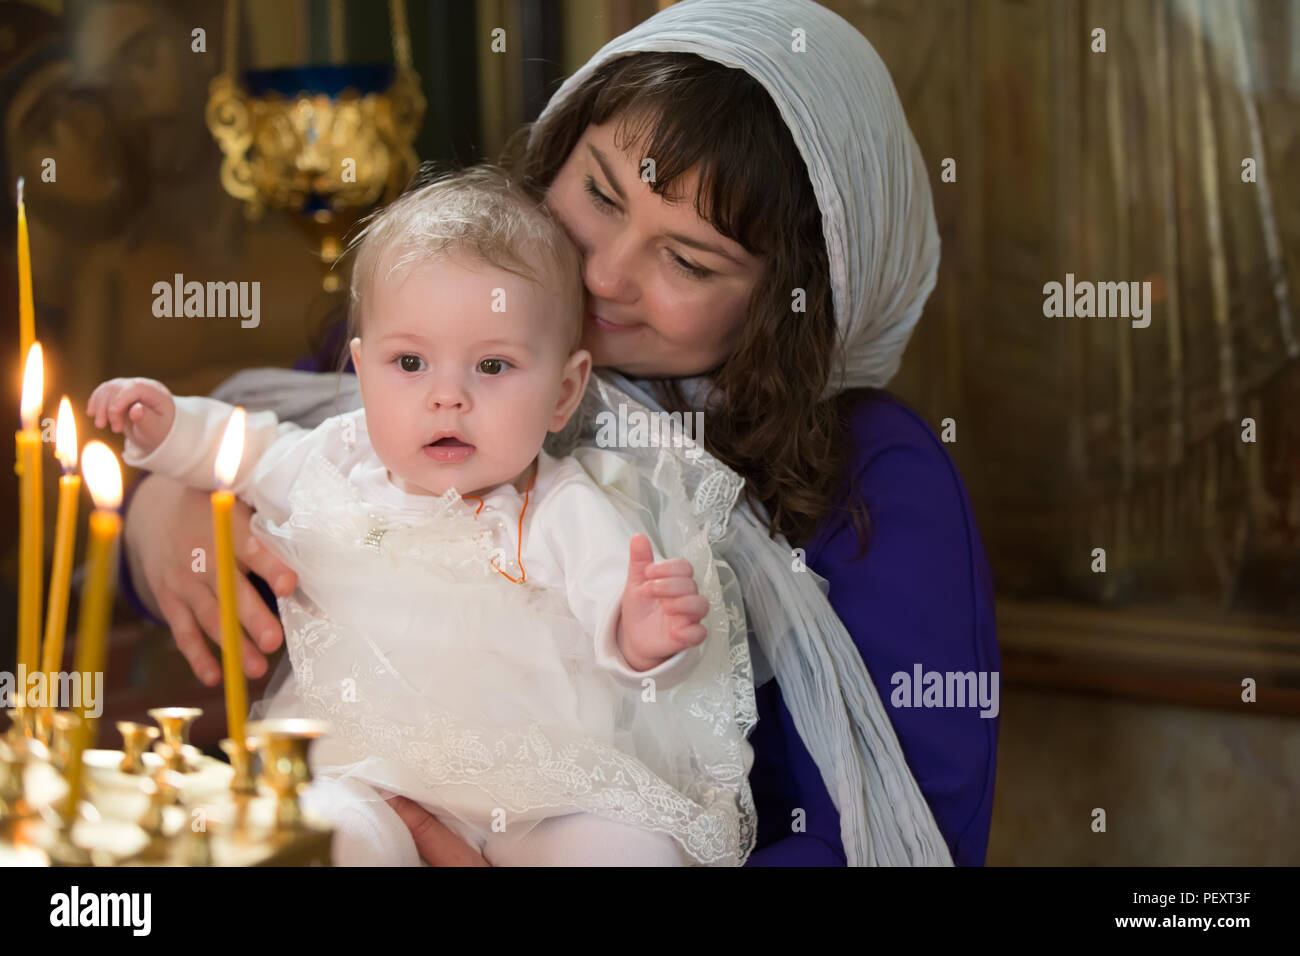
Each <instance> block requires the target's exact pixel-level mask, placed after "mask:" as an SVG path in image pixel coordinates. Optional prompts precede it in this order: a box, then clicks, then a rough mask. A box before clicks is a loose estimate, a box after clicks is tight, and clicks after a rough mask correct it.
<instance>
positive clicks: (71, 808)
mask: <svg viewBox="0 0 1300 956" xmlns="http://www.w3.org/2000/svg"><path fill="white" fill-rule="evenodd" d="M81 471H82V474H84V475H85V476H86V487H87V488H89V489H90V496H91V498H93V499H94V501H95V510H94V511H92V512H91V513H90V535H89V538H88V540H87V543H86V579H85V583H84V584H83V585H82V588H81V606H80V610H79V611H78V613H77V658H76V661H77V663H76V669H77V671H78V672H79V673H81V674H82V680H83V682H84V681H86V680H91V681H93V680H94V675H95V674H100V673H103V670H104V659H105V656H106V653H107V647H108V625H109V620H110V618H111V617H112V613H113V592H114V588H115V587H116V586H117V541H118V535H119V534H120V533H121V530H122V519H121V516H120V515H118V513H117V509H118V507H119V506H120V505H121V504H122V468H121V466H120V465H119V464H118V461H117V456H116V455H114V454H113V452H112V451H111V450H109V447H108V446H107V445H105V444H104V443H103V442H98V441H92V442H90V443H88V444H87V445H86V449H85V451H84V452H82V455H81ZM80 709H81V723H80V725H78V727H77V729H76V733H75V735H74V742H73V746H72V751H71V754H70V759H69V761H68V774H67V776H68V802H67V805H66V806H65V807H64V819H65V820H66V821H67V822H69V823H71V822H73V821H74V820H75V819H76V808H77V800H78V799H79V798H80V795H81V780H82V759H81V758H82V754H83V753H84V752H85V750H86V749H87V748H89V747H91V746H93V745H94V743H95V726H94V724H95V721H94V718H92V717H91V716H90V712H91V708H89V707H87V706H86V700H85V695H84V694H83V697H82V701H81V708H80Z"/></svg>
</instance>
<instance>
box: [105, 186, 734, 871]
mask: <svg viewBox="0 0 1300 956" xmlns="http://www.w3.org/2000/svg"><path fill="white" fill-rule="evenodd" d="M583 294H584V290H583V283H582V277H581V267H580V258H579V254H578V252H577V250H576V248H575V247H574V246H573V244H572V242H571V241H570V240H569V238H568V236H567V235H566V234H565V233H564V231H563V229H562V228H561V226H560V225H559V223H558V222H557V221H556V220H555V219H554V218H553V217H552V216H551V215H550V214H549V212H548V211H547V210H546V209H545V208H544V207H542V206H539V205H538V204H537V203H535V202H533V201H531V200H530V199H529V198H528V197H527V196H526V195H525V194H524V193H522V192H521V191H520V190H519V188H518V186H516V185H513V184H511V183H510V182H509V181H508V180H507V179H506V177H505V175H504V174H503V173H502V172H501V171H500V170H498V169H496V168H495V167H490V166H480V167H474V168H472V169H469V170H464V171H461V172H459V173H455V174H449V175H444V176H443V177H442V178H440V179H438V180H437V181H435V182H431V183H427V184H425V185H422V186H420V187H418V188H416V189H414V190H412V191H409V192H407V193H406V194H404V195H403V196H402V197H400V198H399V199H398V200H397V201H396V202H394V203H393V204H391V205H389V206H388V207H386V208H385V209H384V210H382V211H381V212H380V213H379V214H378V215H377V216H376V217H375V218H373V219H372V220H371V221H370V222H369V223H368V225H367V226H366V228H365V230H364V232H363V233H362V235H361V237H360V240H359V243H358V246H357V255H356V261H355V264H354V269H353V277H352V306H353V307H352V312H351V323H352V331H353V332H354V333H355V337H352V338H351V342H350V348H351V354H352V360H353V364H354V366H355V368H356V375H357V382H358V385H359V388H360V392H361V399H362V402H363V404H364V408H363V409H360V410H358V411H354V412H350V413H347V414H343V415H338V416H336V417H333V418H330V419H328V420H326V421H325V422H324V423H322V424H321V425H320V426H319V427H317V428H315V429H311V430H307V429H303V428H300V427H298V426H296V425H294V424H291V423H287V422H279V421H277V419H276V417H275V416H274V415H273V414H272V413H270V412H255V413H252V414H249V415H248V416H247V419H246V424H245V438H244V445H243V455H242V459H241V463H240V466H239V470H238V473H237V475H236V477H235V479H234V481H233V483H232V484H231V489H232V490H233V491H234V492H235V493H236V494H237V495H239V496H240V497H241V498H243V499H244V500H246V501H248V502H249V503H250V504H251V505H252V506H254V507H255V508H256V510H257V514H256V516H255V518H254V530H255V532H256V533H257V534H258V535H259V537H260V538H261V539H262V540H263V541H265V542H267V543H269V544H271V545H272V546H273V547H274V548H275V549H276V550H277V552H278V553H280V554H281V555H282V556H283V557H284V558H285V560H286V561H287V562H288V563H289V564H290V565H291V566H293V567H294V569H295V571H296V572H297V573H298V578H299V588H298V590H297V591H296V592H295V593H294V595H292V596H291V597H290V598H283V599H281V600H280V612H281V618H282V620H283V622H284V625H285V634H286V643H287V645H288V652H289V655H290V658H291V660H292V664H293V674H292V677H291V678H289V680H287V681H286V682H285V683H284V685H283V686H282V687H281V688H280V689H279V690H278V691H276V692H274V693H273V694H272V695H270V696H269V697H268V700H267V701H265V702H263V704H262V705H259V707H261V708H262V709H263V710H264V715H265V716H309V717H317V718H323V719H325V720H327V721H329V723H330V726H331V733H330V734H329V735H328V736H327V737H325V738H324V739H322V740H321V741H319V742H318V743H317V745H316V747H315V748H314V750H313V765H314V769H315V771H316V779H315V781H314V782H313V784H312V785H311V787H310V788H309V790H308V792H307V794H306V798H305V802H306V805H307V807H308V809H309V810H313V811H315V812H317V813H319V814H321V815H323V816H325V817H326V818H328V819H329V820H330V822H331V823H333V824H334V826H335V831H336V832H335V847H334V857H335V862H336V863H342V864H360V865H386V864H405V865H418V862H419V860H418V855H417V853H416V851H415V846H414V841H413V840H412V838H411V836H410V833H409V831H408V830H407V829H406V827H405V826H404V824H403V823H402V822H401V820H400V818H398V817H397V815H396V812H395V811H394V810H393V809H392V808H391V807H390V806H388V804H387V803H386V802H385V798H386V797H387V796H389V795H391V794H393V793H400V794H402V795H404V796H407V797H409V798H411V799H413V800H416V801H418V802H420V803H421V804H422V805H424V806H425V807H426V809H428V810H429V811H430V812H432V813H435V814H436V815H437V816H438V817H439V819H440V820H442V822H443V823H445V824H446V825H447V826H449V827H451V828H452V829H453V830H455V831H456V832H457V833H459V834H460V835H461V836H462V837H463V838H465V839H466V840H467V841H469V842H470V843H471V845H473V846H475V847H476V848H477V849H479V850H480V851H481V852H483V854H484V856H485V858H486V859H487V861H488V862H489V863H492V864H493V865H532V864H540V865H547V864H571V863H593V864H622V865H637V864H642V865H681V864H692V863H737V862H741V861H742V860H743V858H744V856H745V855H746V854H747V853H748V849H749V844H751V843H752V798H751V796H750V793H749V789H748V783H747V780H746V774H747V772H748V769H749V765H750V762H751V760H752V751H751V750H750V748H749V745H748V743H747V742H746V741H745V740H744V735H743V734H742V733H741V732H739V731H738V730H736V727H737V722H736V720H735V719H734V718H735V714H736V712H737V710H738V709H739V708H743V707H744V705H745V702H744V701H742V700H741V699H740V698H741V697H742V696H743V694H744V691H743V689H740V688H739V687H738V685H737V684H735V683H734V682H733V681H732V680H731V670H730V669H729V666H728V655H727V648H726V646H725V640H723V641H722V642H721V643H722V645H723V646H721V647H719V646H718V645H719V643H720V642H719V641H718V640H717V639H715V640H706V638H708V637H709V636H710V634H711V632H715V631H717V630H718V629H719V627H720V624H719V620H720V619H721V618H724V617H725V615H722V614H720V613H719V611H718V609H717V608H716V607H711V606H710V601H709V599H708V598H707V597H706V596H705V595H704V594H702V593H701V588H700V586H699V585H697V576H698V580H699V581H700V582H701V583H704V584H706V585H707V586H708V587H706V592H705V593H715V594H716V593H718V592H717V591H716V588H715V589H714V590H712V591H710V590H709V589H708V588H709V587H711V586H712V585H710V582H712V583H713V584H716V580H717V578H716V573H715V569H714V568H713V567H712V566H711V565H709V559H708V558H704V559H703V560H701V559H700V557H699V556H698V555H697V558H696V562H695V565H696V566H692V563H691V561H689V560H687V559H686V558H680V557H679V558H676V559H674V560H661V555H660V552H659V549H658V547H657V546H656V544H655V543H653V542H652V540H651V538H652V537H654V538H656V540H662V538H660V536H659V534H658V533H657V531H656V530H655V529H654V528H653V527H651V526H650V525H649V524H648V523H646V522H645V520H644V518H645V516H644V513H643V512H644V509H638V508H637V507H636V506H635V505H633V504H632V503H631V502H632V501H633V500H634V498H635V496H634V495H624V494H622V493H621V492H620V489H628V488H630V487H632V485H631V484H630V483H634V482H636V481H638V480H642V479H641V478H639V477H638V475H637V473H636V469H635V468H633V467H632V465H631V463H630V462H629V461H628V460H627V459H626V458H625V457H623V456H621V455H619V454H618V453H617V452H613V451H606V450H602V449H597V448H580V449H578V450H577V451H575V452H574V455H573V456H566V457H560V458H557V457H554V456H551V455H550V454H548V453H547V452H546V451H545V450H543V448H542V444H543V440H544V439H545V437H546V435H547V434H548V433H549V432H556V431H559V430H560V429H562V428H563V427H564V426H565V425H566V423H567V422H568V421H569V419H570V417H571V416H573V414H574V413H575V411H576V410H577V409H578V407H579V404H580V402H581V400H582V397H583V393H584V390H585V388H586V385H587V381H588V376H589V374H590V372H591V356H590V355H589V353H587V352H586V351H584V350H582V349H581V348H579V347H578V345H579V340H580V337H581V323H582V317H583V315H584V311H585V310H584V302H583ZM232 411H233V409H232V408H231V406H229V405H226V404H224V403H221V402H217V401H215V400H213V399H209V398H203V397H176V398H173V397H172V395H171V394H170V393H169V392H168V390H167V389H166V388H165V387H164V386H163V385H161V384H160V383H158V382H155V381H152V380H149V379H139V378H129V379H112V380H110V381H107V382H104V383H103V384H101V385H100V386H98V387H97V388H96V389H95V391H94V392H93V394H92V395H91V397H90V400H89V402H88V406H87V414H88V415H90V416H92V417H93V419H94V421H95V423H96V425H97V426H98V427H104V426H105V424H106V423H107V424H108V425H110V426H111V427H112V429H113V430H114V431H116V432H122V433H124V435H125V439H126V450H125V454H124V460H125V461H126V462H127V463H128V464H130V465H134V466H138V467H142V468H148V469H151V470H153V471H156V472H160V473H163V474H167V475H169V476H171V477H173V478H175V479H178V480H180V481H183V482H185V483H186V484H189V485H190V486H192V487H197V488H204V489H210V488H212V487H214V482H215V480H216V479H215V478H214V464H215V461H216V457H217V451H218V446H219V445H220V442H221V438H222V435H223V433H224V430H225V428H226V425H227V422H228V421H229V419H230V416H231V413H232ZM701 564H704V565H709V566H705V567H700V566H699V565H701ZM716 600H717V599H716V598H715V602H716ZM717 636H718V635H716V634H715V638H716V637H717ZM751 693H752V692H751Z"/></svg>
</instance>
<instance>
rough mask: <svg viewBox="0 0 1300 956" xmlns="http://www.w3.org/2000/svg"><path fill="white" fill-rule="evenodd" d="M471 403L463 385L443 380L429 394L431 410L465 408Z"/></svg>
mask: <svg viewBox="0 0 1300 956" xmlns="http://www.w3.org/2000/svg"><path fill="white" fill-rule="evenodd" d="M468 403H469V395H468V393H467V392H466V390H465V387H464V385H463V384H462V383H460V382H458V381H455V380H450V379H443V380H441V381H439V382H437V383H435V384H434V386H433V388H432V389H431V390H430V392H429V406H430V407H431V408H464V407H465V406H466V405H467V404H468Z"/></svg>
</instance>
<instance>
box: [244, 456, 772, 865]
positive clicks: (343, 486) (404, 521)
mask: <svg viewBox="0 0 1300 956" xmlns="http://www.w3.org/2000/svg"><path fill="white" fill-rule="evenodd" d="M575 458H577V460H578V461H579V462H580V463H583V464H584V466H585V467H586V468H587V470H588V473H589V474H591V475H592V477H593V478H594V479H596V480H598V481H604V482H607V483H608V484H607V485H606V486H605V492H606V494H608V495H609V496H610V497H611V499H612V500H613V501H614V502H615V505H616V507H617V508H618V509H619V511H620V512H621V513H622V514H623V515H624V516H625V518H626V520H627V523H628V524H629V525H630V526H631V527H634V528H644V529H645V530H646V532H647V533H648V534H650V536H651V538H652V541H653V542H654V544H655V546H656V549H657V550H658V551H659V552H660V553H661V554H664V555H671V556H674V557H676V556H682V557H687V558H689V559H690V560H691V562H692V565H693V566H694V567H695V569H696V573H697V583H698V585H699V587H700V590H701V593H702V594H704V595H705V596H706V597H708V598H709V601H710V607H711V610H710V613H709V615H708V616H707V617H706V618H705V622H704V623H705V625H706V626H707V627H708V630H709V636H708V638H707V639H706V641H705V643H704V645H702V647H701V649H700V653H699V655H698V661H697V662H696V663H695V665H694V667H693V668H692V669H691V670H690V673H689V675H688V676H687V677H686V678H685V679H682V680H680V681H677V682H675V683H672V684H671V685H670V686H668V687H663V686H657V687H656V686H653V685H654V683H655V682H654V681H646V682H645V685H646V686H641V685H632V686H627V685H624V684H623V683H621V682H619V681H616V680H614V679H613V678H612V677H611V675H610V674H609V672H608V671H606V670H604V669H602V668H601V667H600V666H599V664H598V662H597V660H596V658H595V655H594V651H593V635H592V634H590V633H588V632H587V630H584V628H583V626H582V625H581V624H580V623H579V621H578V620H577V618H576V617H575V616H574V614H573V612H572V611H571V610H570V608H569V606H568V605H567V604H566V600H565V595H564V594H563V593H562V592H559V591H557V590H555V589H551V588H538V587H533V586H530V585H528V584H527V583H525V584H523V585H521V584H517V583H515V582H513V581H510V580H508V579H507V578H506V577H504V576H503V575H501V574H499V573H498V572H497V571H496V570H495V569H494V567H493V563H494V559H495V560H497V561H499V559H500V550H501V549H500V538H499V537H494V536H493V535H492V534H490V533H489V532H488V531H487V529H486V528H485V522H484V521H482V520H480V517H486V515H484V516H476V514H475V510H476V509H475V507H474V505H472V504H470V503H469V502H467V501H464V500H462V499H460V498H459V496H458V495H456V494H455V493H453V492H449V493H448V494H447V495H446V496H444V497H442V498H440V499H430V502H431V507H430V508H429V509H428V510H427V511H426V512H423V513H418V514H412V513H408V512H403V513H401V514H400V515H394V514H385V513H382V512H376V509H375V506H374V503H373V502H370V501H367V500H366V499H365V498H364V497H363V496H362V495H361V494H360V493H359V492H358V490H357V489H356V487H355V486H354V485H353V484H352V483H350V482H349V480H348V479H347V477H346V476H345V475H344V474H343V473H342V472H341V471H340V470H339V468H337V467H336V466H335V465H334V464H333V463H331V462H330V461H329V460H328V459H327V458H326V457H324V456H323V455H320V454H313V455H310V456H309V457H308V458H307V460H306V462H305V464H304V466H303V469H302V472H301V473H300V475H299V477H298V479H297V480H296V481H295V484H294V487H293V490H292V492H291V494H290V505H291V509H290V516H289V518H288V520H286V521H283V522H280V523H275V522H273V521H268V520H266V519H265V518H264V517H262V516H261V513H260V512H259V514H258V516H257V517H255V518H254V530H255V533H257V534H258V535H259V537H260V538H262V539H263V540H265V541H266V542H267V543H268V544H269V545H270V546H272V547H273V548H275V549H276V550H277V551H278V552H280V553H281V554H282V555H283V557H284V558H285V560H286V561H287V563H289V564H290V565H291V566H292V567H293V568H294V569H295V570H296V571H297V573H298V575H299V582H300V586H299V588H298V590H297V591H296V592H295V593H294V594H293V595H292V596H290V597H289V598H284V599H281V600H280V615H281V620H282V622H283V625H284V630H285V635H286V642H287V647H288V656H289V659H290V660H291V661H292V673H290V674H288V675H285V677H284V679H283V680H282V681H281V682H280V683H279V684H278V686H276V687H275V688H274V689H273V691H272V692H271V693H270V695H269V696H268V698H267V699H266V700H265V701H263V702H260V703H258V704H257V705H255V706H254V709H253V714H254V716H255V717H262V716H270V717H276V716H308V717H316V718H319V719H324V720H326V721H328V722H329V723H330V725H331V728H332V732H331V734H330V735H328V736H327V737H325V738H323V739H322V740H321V741H319V742H318V743H317V744H316V745H315V747H314V749H313V753H312V763H313V767H314V769H315V772H316V773H317V774H319V775H321V776H322V777H325V778H328V779H329V780H333V781H338V780H345V779H346V780H351V781H354V782H359V783H365V784H367V785H368V786H369V787H370V788H372V789H371V790H370V791H367V790H365V789H364V788H360V787H353V788H352V789H351V791H350V794H351V796H352V798H356V797H357V795H358V794H361V795H369V798H370V799H374V800H378V799H382V798H383V797H385V796H386V795H388V794H391V793H400V794H402V795H404V796H407V797H410V798H411V799H413V800H416V801H417V802H419V803H421V804H423V805H424V806H425V807H426V808H427V809H429V810H430V811H431V812H434V813H436V814H437V815H438V816H439V817H440V818H441V819H443V820H444V822H447V823H448V824H449V825H453V824H452V821H453V820H454V821H455V828H456V829H457V830H458V832H461V833H462V835H466V836H467V837H468V838H470V839H471V842H472V843H474V842H477V843H478V844H481V843H482V842H483V841H484V840H487V839H489V838H490V837H492V836H493V834H494V833H496V832H499V830H500V828H501V827H504V828H505V831H506V832H508V833H509V834H510V836H511V838H512V839H518V838H519V837H521V836H522V835H523V834H525V833H527V832H528V830H529V828H530V827H531V826H532V825H534V824H536V823H537V822H538V821H541V820H545V819H548V818H552V817H556V816H560V815H565V814H573V813H588V814H594V815H596V816H599V817H602V818H605V819H607V820H610V821H613V822H616V823H620V824H624V825H627V826H631V827H635V828H637V829H639V830H643V831H649V832H655V833H661V834H665V835H666V836H669V837H671V838H672V839H673V840H675V841H677V843H678V844H679V845H680V847H681V849H682V850H683V851H684V854H685V855H686V857H687V858H688V859H689V860H690V861H691V862H695V863H700V864H713V865H735V864H739V863H742V862H743V861H744V859H745V858H746V857H747V855H748V854H749V852H750V850H751V849H752V847H753V844H754V836H755V811H754V806H753V798H752V795H751V794H750V791H749V785H748V779H747V773H748V770H749V764H750V762H751V761H752V750H751V749H750V748H749V745H748V743H747V742H746V740H745V737H746V736H747V735H748V733H749V731H750V730H751V729H752V727H753V724H754V720H755V709H754V697H753V683H752V672H751V668H750V662H749V657H748V645H747V641H746V637H745V623H744V614H743V609H742V606H741V603H740V601H739V596H738V593H737V592H736V590H735V588H734V582H733V581H732V580H731V579H730V577H729V576H728V572H727V570H726V569H725V568H719V567H718V566H717V565H716V564H715V562H714V561H713V558H712V551H711V548H710V546H709V540H708V532H707V528H706V527H705V524H704V522H702V521H701V520H699V519H698V518H697V517H696V516H695V514H694V511H693V508H692V505H691V502H690V501H689V500H688V498H687V497H686V493H685V491H684V489H683V482H682V477H681V475H680V473H678V472H677V471H676V470H675V468H674V465H673V462H672V461H671V459H668V460H666V462H665V464H664V467H663V468H661V469H660V470H658V471H657V472H655V473H653V474H651V475H649V476H642V475H641V474H640V473H639V472H637V471H636V470H635V469H628V468H618V467H612V465H613V464H615V462H614V461H613V458H614V456H613V455H612V453H610V452H607V451H602V450H598V449H594V448H582V449H577V451H576V454H575ZM533 506H534V507H539V503H538V502H536V501H534V503H533ZM649 508H653V509H654V513H655V514H654V517H655V518H657V520H653V521H647V518H649V517H651V515H650V514H649V513H648V511H647V509H649ZM538 520H539V521H540V520H542V519H541V518H540V517H539V519H538ZM532 533H534V534H536V533H538V531H537V530H535V529H534V530H533V531H532ZM621 545H623V546H626V542H621ZM618 557H619V555H618V554H613V555H611V560H617V559H618ZM311 802H312V798H309V799H308V805H309V806H310V805H311ZM376 812H377V813H380V814H381V815H382V811H376ZM378 820H379V818H378V817H374V818H372V822H374V825H375V826H376V827H378V826H379V822H378ZM475 837H477V840H475V839H474V838H475ZM398 842H400V841H398ZM557 862H558V861H557Z"/></svg>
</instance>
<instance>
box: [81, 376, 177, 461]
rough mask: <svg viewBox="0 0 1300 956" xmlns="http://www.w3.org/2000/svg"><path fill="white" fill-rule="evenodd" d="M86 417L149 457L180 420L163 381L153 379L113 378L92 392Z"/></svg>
mask: <svg viewBox="0 0 1300 956" xmlns="http://www.w3.org/2000/svg"><path fill="white" fill-rule="evenodd" d="M86 414H87V415H89V416H90V417H91V418H92V419H93V420H94V422H95V427H96V428H103V427H104V424H105V422H107V423H108V424H109V425H111V426H112V428H113V431H115V432H118V433H125V434H126V437H127V438H129V439H131V441H132V442H134V443H135V444H137V445H139V446H140V449H141V453H142V454H146V455H147V454H149V453H150V452H152V451H153V450H154V449H155V448H157V447H158V445H159V444H160V443H161V442H162V440H163V439H164V438H166V437H167V433H168V432H169V431H171V427H172V422H173V421H174V420H175V418H176V403H175V402H174V401H173V400H172V393H171V392H169V391H168V390H167V386H166V385H164V384H163V383H162V382H156V381H154V380H153V379H151V378H110V379H109V380H108V381H107V382H102V383H101V384H100V385H99V386H98V387H97V388H96V389H95V390H94V391H93V392H91V393H90V400H89V401H88V402H86Z"/></svg>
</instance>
